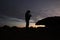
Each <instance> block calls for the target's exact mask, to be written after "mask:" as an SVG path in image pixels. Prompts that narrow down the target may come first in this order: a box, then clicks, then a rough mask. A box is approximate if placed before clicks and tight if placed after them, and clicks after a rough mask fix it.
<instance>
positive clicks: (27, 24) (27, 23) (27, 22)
mask: <svg viewBox="0 0 60 40" xmlns="http://www.w3.org/2000/svg"><path fill="white" fill-rule="evenodd" d="M28 27H29V20H28V21H26V28H28Z"/></svg>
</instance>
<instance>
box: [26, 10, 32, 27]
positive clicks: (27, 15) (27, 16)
mask: <svg viewBox="0 0 60 40" xmlns="http://www.w3.org/2000/svg"><path fill="white" fill-rule="evenodd" d="M30 17H31V14H30V10H27V12H26V14H25V21H26V28H28V27H29V20H30Z"/></svg>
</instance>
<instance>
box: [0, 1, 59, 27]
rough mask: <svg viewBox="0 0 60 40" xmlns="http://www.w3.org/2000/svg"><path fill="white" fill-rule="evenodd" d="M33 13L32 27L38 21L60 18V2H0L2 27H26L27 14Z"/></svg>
mask: <svg viewBox="0 0 60 40" xmlns="http://www.w3.org/2000/svg"><path fill="white" fill-rule="evenodd" d="M27 10H30V11H31V13H30V14H31V15H32V17H31V19H30V26H35V23H36V22H37V21H38V20H41V19H43V18H46V17H51V16H60V0H0V25H10V26H18V27H25V12H26V11H27Z"/></svg>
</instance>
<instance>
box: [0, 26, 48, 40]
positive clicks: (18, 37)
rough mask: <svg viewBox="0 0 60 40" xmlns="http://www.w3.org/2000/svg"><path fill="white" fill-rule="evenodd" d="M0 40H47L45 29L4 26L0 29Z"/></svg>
mask: <svg viewBox="0 0 60 40" xmlns="http://www.w3.org/2000/svg"><path fill="white" fill-rule="evenodd" d="M0 33H1V34H0V37H1V40H45V39H46V40H48V32H47V29H46V28H33V27H31V28H28V29H26V28H18V27H16V26H13V27H10V26H7V25H4V26H3V27H0Z"/></svg>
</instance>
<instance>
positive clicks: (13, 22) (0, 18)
mask: <svg viewBox="0 0 60 40" xmlns="http://www.w3.org/2000/svg"><path fill="white" fill-rule="evenodd" d="M21 23H25V21H24V20H23V19H18V18H12V17H8V16H5V15H0V24H1V25H10V26H18V25H19V24H21ZM23 25H24V24H23Z"/></svg>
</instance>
